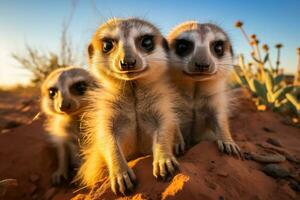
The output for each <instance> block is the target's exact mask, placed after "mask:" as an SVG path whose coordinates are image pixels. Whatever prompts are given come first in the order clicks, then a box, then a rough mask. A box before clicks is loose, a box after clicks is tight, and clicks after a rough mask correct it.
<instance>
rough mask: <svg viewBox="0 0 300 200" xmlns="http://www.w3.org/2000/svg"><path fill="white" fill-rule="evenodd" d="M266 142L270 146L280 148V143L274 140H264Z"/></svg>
mask: <svg viewBox="0 0 300 200" xmlns="http://www.w3.org/2000/svg"><path fill="white" fill-rule="evenodd" d="M266 142H267V143H269V144H272V145H274V146H276V147H282V145H281V143H280V142H279V141H278V140H277V139H274V138H268V139H267V140H266Z"/></svg>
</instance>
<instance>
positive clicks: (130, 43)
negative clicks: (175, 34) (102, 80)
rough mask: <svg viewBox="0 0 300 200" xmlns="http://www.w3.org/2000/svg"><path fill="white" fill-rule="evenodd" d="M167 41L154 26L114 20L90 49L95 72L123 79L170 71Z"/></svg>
mask: <svg viewBox="0 0 300 200" xmlns="http://www.w3.org/2000/svg"><path fill="white" fill-rule="evenodd" d="M167 48H168V46H167V41H166V40H165V38H164V37H163V36H162V34H161V33H160V31H159V30H158V29H157V28H156V27H155V26H154V25H152V24H151V23H149V22H147V21H144V20H141V19H137V18H128V19H111V20H109V21H107V22H106V23H104V24H103V25H101V26H100V27H99V28H98V29H97V31H96V32H95V34H94V36H93V38H92V42H91V43H90V45H89V47H88V54H89V63H90V67H91V71H92V72H93V73H94V74H95V75H97V76H99V74H103V73H104V74H106V75H109V76H113V77H115V78H117V79H121V80H135V79H138V78H141V77H146V76H147V77H148V76H155V77H159V75H160V74H161V73H162V72H163V71H164V70H165V69H166V63H167V52H166V51H167Z"/></svg>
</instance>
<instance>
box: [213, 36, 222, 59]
mask: <svg viewBox="0 0 300 200" xmlns="http://www.w3.org/2000/svg"><path fill="white" fill-rule="evenodd" d="M211 49H212V52H213V53H214V54H215V55H216V56H217V57H219V58H220V57H222V56H223V55H224V41H222V40H218V41H215V42H213V43H212V46H211Z"/></svg>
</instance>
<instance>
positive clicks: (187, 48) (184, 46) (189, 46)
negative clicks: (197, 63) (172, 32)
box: [174, 39, 194, 57]
mask: <svg viewBox="0 0 300 200" xmlns="http://www.w3.org/2000/svg"><path fill="white" fill-rule="evenodd" d="M174 48H175V53H176V54H177V55H178V56H180V57H184V56H187V55H188V54H190V53H191V52H192V51H193V49H194V43H193V42H192V41H189V40H186V39H178V40H176V41H175V44H174Z"/></svg>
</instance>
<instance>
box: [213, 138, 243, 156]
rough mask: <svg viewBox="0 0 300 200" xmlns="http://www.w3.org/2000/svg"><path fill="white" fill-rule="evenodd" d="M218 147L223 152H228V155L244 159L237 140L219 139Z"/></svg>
mask: <svg viewBox="0 0 300 200" xmlns="http://www.w3.org/2000/svg"><path fill="white" fill-rule="evenodd" d="M218 148H219V150H220V151H221V152H222V153H226V154H228V155H232V156H237V157H239V158H241V159H243V155H242V153H241V149H240V147H239V146H238V145H237V144H236V143H235V142H233V141H232V142H224V141H222V140H218Z"/></svg>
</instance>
